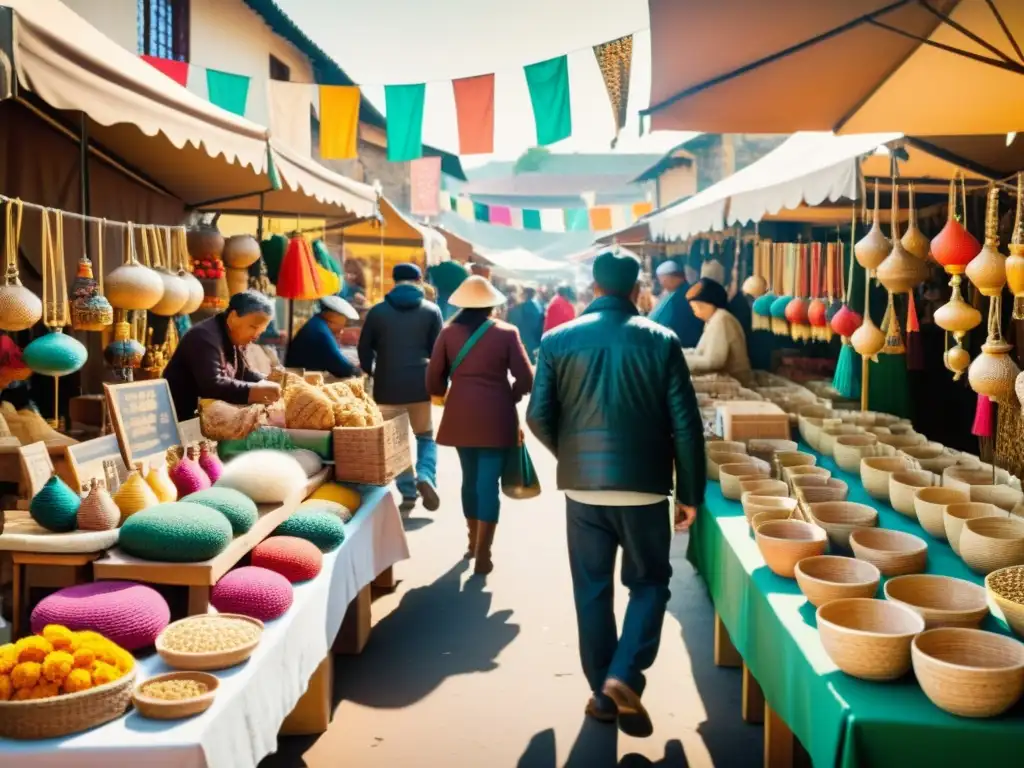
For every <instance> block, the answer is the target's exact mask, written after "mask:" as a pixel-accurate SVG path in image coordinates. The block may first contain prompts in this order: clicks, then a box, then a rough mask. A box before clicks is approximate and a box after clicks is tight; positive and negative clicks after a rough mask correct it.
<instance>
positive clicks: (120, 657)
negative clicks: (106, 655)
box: [114, 645, 135, 675]
mask: <svg viewBox="0 0 1024 768" xmlns="http://www.w3.org/2000/svg"><path fill="white" fill-rule="evenodd" d="M114 648H115V650H114V658H115V659H116V661H117V669H118V671H119V672H120V673H121V674H122V675H123V674H125V673H126V672H131V671H132V667H134V666H135V657H134V656H132V655H131V654H130V653H128V651H126V650H125V649H124V648H119V647H118V646H116V645H115V646H114Z"/></svg>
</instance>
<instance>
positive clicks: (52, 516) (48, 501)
mask: <svg viewBox="0 0 1024 768" xmlns="http://www.w3.org/2000/svg"><path fill="white" fill-rule="evenodd" d="M81 505H82V497H81V496H79V495H78V494H77V493H75V492H74V491H73V490H71V489H70V488H69V487H68V485H67V483H65V482H64V481H63V480H61V479H60V478H59V477H57V476H56V475H54V476H53V477H51V478H50V479H49V480H47V481H46V484H45V485H44V486H43V487H42V488H41V489H40V490H39V493H37V494H36V495H35V496H33V497H32V501H30V502H29V505H28V512H29V514H30V515H32V519H33V520H35V521H36V522H37V523H39V524H40V525H41V526H43V528H45V529H46V530H48V531H53V532H54V533H67V532H68V531H73V530H75V528H76V527H77V526H78V508H79V507H80V506H81Z"/></svg>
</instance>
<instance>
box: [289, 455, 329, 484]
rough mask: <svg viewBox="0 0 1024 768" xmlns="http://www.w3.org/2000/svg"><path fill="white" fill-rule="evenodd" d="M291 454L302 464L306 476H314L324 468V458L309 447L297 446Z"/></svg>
mask: <svg viewBox="0 0 1024 768" xmlns="http://www.w3.org/2000/svg"><path fill="white" fill-rule="evenodd" d="M291 455H292V457H293V458H294V459H295V460H296V461H298V462H299V464H301V465H302V469H303V471H305V473H306V477H312V476H313V475H315V474H316V473H317V472H319V471H320V470H321V469H323V468H324V460H323V459H321V458H320V457H319V456H318V455H317V454H316V453H314V452H313V451H311V450H309V449H308V448H296V449H295V450H294V451H292V452H291Z"/></svg>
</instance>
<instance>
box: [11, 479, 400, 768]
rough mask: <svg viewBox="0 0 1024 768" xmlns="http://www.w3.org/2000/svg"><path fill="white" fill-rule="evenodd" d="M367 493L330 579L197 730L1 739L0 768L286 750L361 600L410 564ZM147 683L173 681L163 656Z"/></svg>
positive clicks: (223, 689) (388, 518)
mask: <svg viewBox="0 0 1024 768" xmlns="http://www.w3.org/2000/svg"><path fill="white" fill-rule="evenodd" d="M362 490H363V504H362V506H361V507H360V508H359V511H358V512H357V513H356V515H355V516H354V517H353V518H352V520H351V521H350V522H349V524H348V525H347V526H346V527H345V543H344V544H342V546H341V547H339V548H338V549H337V550H335V551H334V552H332V553H330V554H328V555H325V556H324V562H323V570H322V571H321V573H320V575H319V576H317V577H316V578H315V579H313V580H312V581H309V582H306V583H305V584H299V585H296V587H295V602H294V603H293V605H292V607H291V608H290V609H289V611H288V613H286V614H285V615H284V616H283V617H282V618H280V619H278V620H277V621H272V622H269V623H268V624H267V627H266V630H265V631H264V633H263V640H262V642H261V643H260V645H259V647H257V649H256V652H255V653H254V654H253V655H252V657H251V658H250V659H249V661H248V662H247V663H245V664H242V665H240V666H238V667H234V668H232V669H226V670H222V671H220V672H216V673H215V674H216V675H217V676H218V677H219V678H220V690H219V691H218V693H217V698H216V700H215V701H214V703H213V706H212V707H210V709H208V710H207V711H206V712H205V713H203V714H202V715H200V716H199V717H195V718H192V719H189V720H183V721H173V722H162V721H158V720H147V719H145V718H143V717H140V716H139V715H138V713H136V712H135V711H134V710H133V711H131V712H130V713H129V714H128V715H127V716H125V717H122V718H121V719H119V720H116V721H114V722H112V723H108V724H106V725H104V726H101V727H99V728H95V729H93V730H91V731H87V732H85V733H80V734H75V735H73V736H68V737H65V738H63V739H50V740H46V741H26V742H21V741H11V740H7V739H0V765H10V766H12V768H13V766H17V768H110V766H115V765H124V766H138V767H139V768H236V767H237V768H253V766H255V765H256V764H257V763H259V761H260V760H261V759H263V758H264V757H266V756H267V755H269V754H270V753H271V752H273V751H274V750H275V749H276V748H277V732H278V730H279V729H280V727H281V724H282V723H283V722H284V720H285V718H286V717H287V716H288V713H290V712H291V711H292V709H293V708H294V707H295V704H296V703H297V702H298V700H299V699H300V698H301V697H302V694H303V693H304V692H305V690H306V687H307V686H308V684H309V680H310V678H311V677H312V675H313V673H314V672H315V671H316V668H317V667H318V666H319V665H320V662H321V661H323V660H324V658H325V657H326V656H327V654H328V653H329V652H330V649H331V646H332V645H333V643H334V638H335V635H337V634H338V630H339V629H340V628H341V622H342V619H343V618H344V616H345V610H346V608H347V607H348V604H349V603H350V602H351V601H352V599H353V598H354V597H355V596H356V595H357V594H358V593H359V591H360V590H361V589H362V588H363V587H365V586H366V585H367V584H369V583H370V582H372V581H373V580H374V579H375V578H376V577H377V576H378V575H379V574H380V573H381V572H382V571H384V570H386V569H387V568H389V567H390V566H392V565H394V564H395V563H397V562H399V561H400V560H405V559H407V558H408V557H409V548H408V545H407V543H406V540H405V531H404V529H403V527H402V520H401V517H400V516H399V514H398V509H397V507H396V506H395V503H394V501H393V500H392V498H391V494H390V492H389V491H388V489H387V488H376V487H368V488H364V489H362ZM138 667H139V676H138V679H139V680H145V679H147V678H150V677H152V676H153V675H158V674H161V673H163V672H168V671H171V670H170V669H169V668H168V667H167V666H166V665H165V664H164V663H163V661H162V660H161V659H160V657H159V656H157V655H156V654H153V655H152V656H150V657H149V658H146V659H143V660H141V661H139V665H138Z"/></svg>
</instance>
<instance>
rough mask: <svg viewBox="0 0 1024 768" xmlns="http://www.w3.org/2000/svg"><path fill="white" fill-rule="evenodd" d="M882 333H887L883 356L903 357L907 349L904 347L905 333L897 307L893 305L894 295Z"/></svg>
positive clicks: (884, 320) (890, 300)
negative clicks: (901, 327) (901, 326)
mask: <svg viewBox="0 0 1024 768" xmlns="http://www.w3.org/2000/svg"><path fill="white" fill-rule="evenodd" d="M882 331H884V332H885V346H884V347H882V354H883V355H903V354H906V352H907V348H906V347H905V346H903V332H902V330H901V329H900V319H899V317H897V315H896V307H895V306H894V305H893V298H892V294H891V293H890V294H889V306H888V307H887V308H886V310H885V318H883V320H882Z"/></svg>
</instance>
